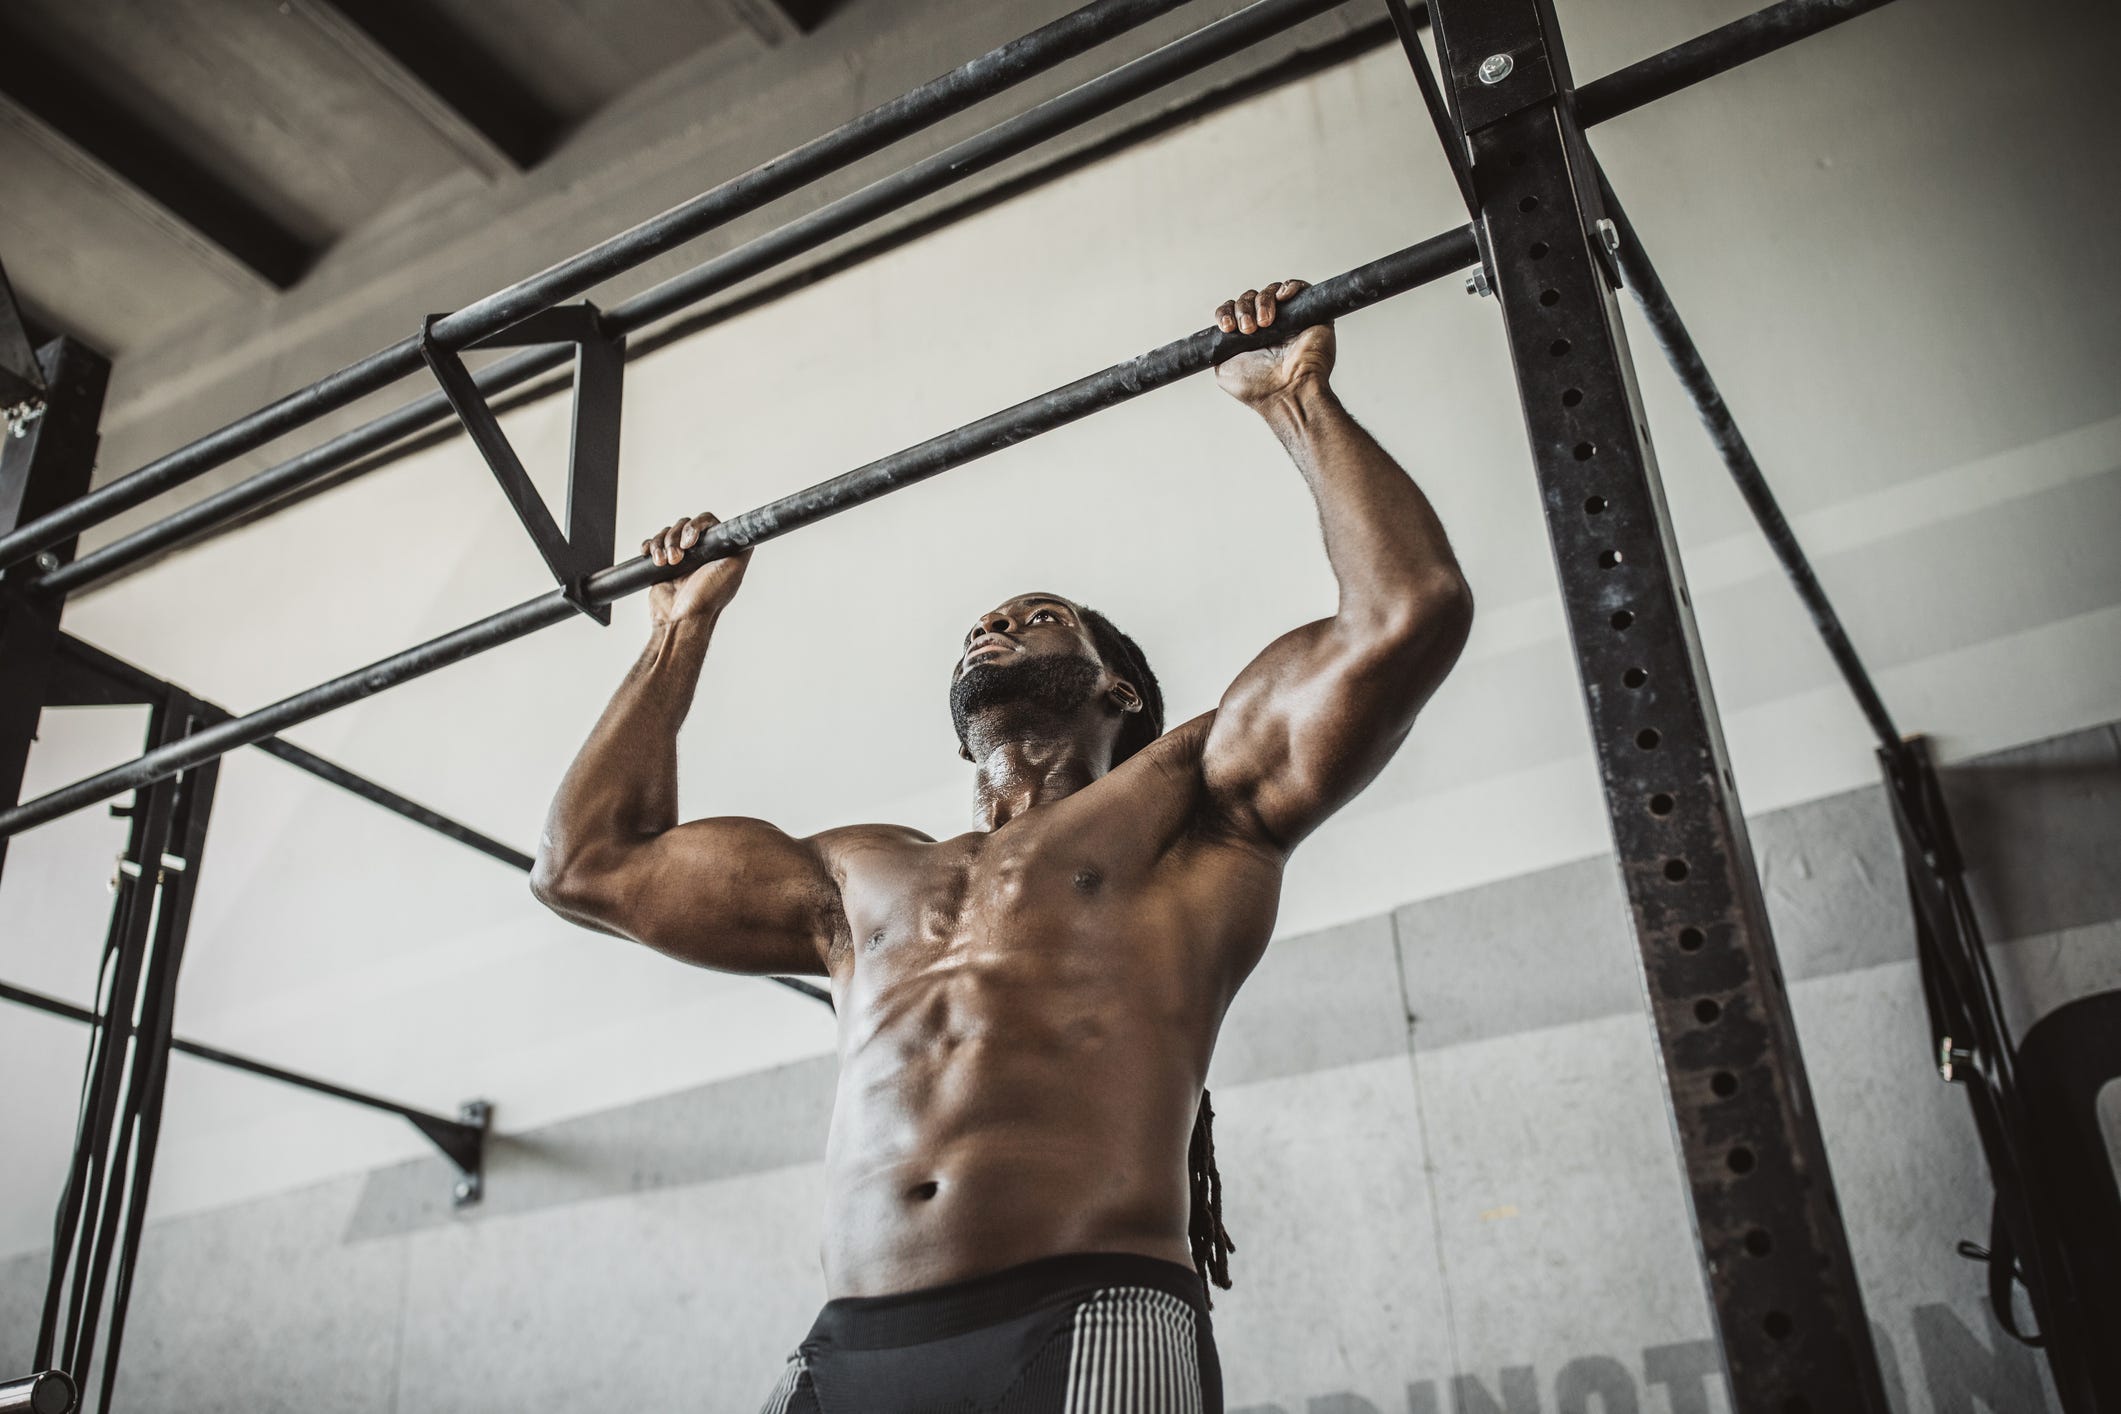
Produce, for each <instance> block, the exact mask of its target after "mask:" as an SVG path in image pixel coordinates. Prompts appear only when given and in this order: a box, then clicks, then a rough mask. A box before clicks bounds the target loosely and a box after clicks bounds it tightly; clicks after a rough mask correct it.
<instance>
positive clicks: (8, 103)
mask: <svg viewBox="0 0 2121 1414" xmlns="http://www.w3.org/2000/svg"><path fill="white" fill-rule="evenodd" d="M7 38H8V49H7V53H6V57H5V58H4V59H0V122H5V123H7V124H8V125H9V126H10V127H13V128H15V129H17V130H19V131H20V132H22V133H23V134H24V135H26V136H27V137H28V138H29V139H30V140H31V141H33V142H35V143H37V144H38V145H39V146H40V147H42V148H44V149H45V150H46V151H47V152H49V153H50V154H51V155H52V156H53V157H54V158H56V159H57V160H58V161H60V162H62V163H64V164H65V165H66V166H67V167H69V168H71V169H73V171H75V172H76V173H78V174H79V175H80V176H81V178H82V179H83V180H84V181H86V182H88V183H90V184H91V185H93V186H95V187H97V188H98V189H100V190H101V191H103V192H104V193H105V194H106V195H108V196H110V197H113V198H115V199H116V200H117V201H118V202H120V203H121V204H123V205H124V206H126V207H128V208H129V209H131V210H132V211H133V212H135V213H136V214H138V215H139V216H140V217H141V218H143V219H144V220H145V221H147V222H148V224H150V225H152V226H154V227H155V228H157V229H158V230H160V231H162V232H163V233H164V234H166V235H168V236H170V237H172V238H173V239H175V240H176V241H177V242H178V243H179V244H181V245H183V246H184V247H186V248H187V249H189V250H190V251H191V252H192V253H193V254H194V255H196V256H198V257H199V258H200V259H201V260H202V261H203V262H204V263H205V264H206V265H208V266H209V267H210V268H212V269H214V270H216V271H218V272H220V273H221V274H222V275H223V276H225V277H227V278H228V279H229V280H230V282H231V283H233V284H235V285H236V286H237V287H239V288H244V287H248V288H257V289H264V290H284V289H287V288H289V287H290V286H292V285H293V284H294V283H295V281H297V280H299V279H300V278H301V277H302V272H303V271H304V270H306V269H308V268H309V263H310V260H311V259H312V257H313V256H314V254H315V252H314V251H312V250H311V249H310V248H309V246H308V244H307V243H305V242H304V241H303V240H302V239H301V238H300V237H298V236H297V235H295V233H294V232H292V231H290V230H288V229H287V228H286V227H285V226H283V225H281V224H280V223H279V222H278V221H277V220H275V219H274V218H273V217H271V216H270V215H268V214H266V213H265V212H264V211H261V210H259V209H258V208H257V207H256V206H255V205H253V204H252V203H251V202H250V200H249V199H248V198H246V197H245V196H243V195H242V194H241V193H240V192H238V191H236V190H235V189H234V188H232V187H231V186H229V185H228V183H226V182H225V181H223V180H222V179H221V178H220V177H219V176H218V175H217V174H216V173H214V172H213V171H212V170H210V169H209V168H207V167H206V166H204V165H203V164H201V163H200V162H198V161H197V160H195V159H194V158H192V157H191V156H190V155H189V154H187V153H185V152H183V151H181V150H179V149H178V148H177V147H176V146H175V145H174V144H173V143H171V142H170V141H169V140H168V139H167V138H165V137H164V136H163V135H162V134H161V133H159V132H157V131H156V130H155V128H154V127H153V126H151V125H150V124H148V123H146V122H144V121H142V120H141V119H139V118H136V117H134V116H133V115H132V114H130V113H128V112H126V111H125V110H124V109H122V108H120V107H119V106H118V105H117V104H115V103H112V102H110V101H108V100H107V99H105V98H104V97H102V96H101V95H100V94H99V93H98V92H97V90H96V89H95V88H94V87H93V86H92V85H90V84H88V83H87V82H86V81H85V78H84V76H83V74H82V73H81V72H80V70H79V68H78V67H77V66H76V65H74V64H71V63H68V62H66V61H65V60H64V59H62V58H61V57H60V56H59V55H58V54H57V53H55V52H53V51H51V50H48V49H45V48H44V47H43V46H42V45H40V44H38V43H37V42H36V41H35V40H34V39H33V38H32V37H31V36H30V35H28V34H27V33H25V32H24V28H23V27H22V26H10V27H9V30H8V35H7ZM11 198H12V199H13V200H17V201H35V200H36V199H37V198H36V193H34V192H15V193H12V194H11Z"/></svg>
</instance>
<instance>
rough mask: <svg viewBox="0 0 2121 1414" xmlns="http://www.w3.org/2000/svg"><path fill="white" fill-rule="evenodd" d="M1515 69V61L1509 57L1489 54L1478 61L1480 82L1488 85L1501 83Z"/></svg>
mask: <svg viewBox="0 0 2121 1414" xmlns="http://www.w3.org/2000/svg"><path fill="white" fill-rule="evenodd" d="M1516 67H1517V61H1516V60H1515V59H1512V58H1511V57H1510V56H1509V55H1507V54H1490V55H1489V56H1488V57H1487V58H1485V59H1483V60H1481V61H1480V81H1481V82H1482V83H1484V84H1490V85H1493V84H1498V83H1501V82H1502V81H1503V80H1504V79H1506V78H1508V77H1509V76H1510V71H1511V70H1513V69H1515V68H1516Z"/></svg>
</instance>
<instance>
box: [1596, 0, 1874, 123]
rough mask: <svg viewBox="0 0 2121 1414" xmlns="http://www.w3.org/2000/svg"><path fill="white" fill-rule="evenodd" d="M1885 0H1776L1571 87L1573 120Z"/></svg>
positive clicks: (1757, 53)
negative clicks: (1625, 65)
mask: <svg viewBox="0 0 2121 1414" xmlns="http://www.w3.org/2000/svg"><path fill="white" fill-rule="evenodd" d="M1889 3H1891V0H1782V3H1781V4H1778V5H1770V6H1768V7H1767V8H1766V9H1764V10H1756V11H1754V12H1753V13H1752V14H1750V15H1747V16H1745V17H1744V18H1743V19H1736V20H1733V21H1731V22H1730V23H1729V24H1727V25H1723V26H1721V27H1720V28H1717V29H1712V30H1710V31H1709V32H1708V33H1707V34H1703V35H1698V36H1696V37H1695V38H1693V39H1689V40H1687V41H1686V42H1685V43H1683V44H1675V45H1673V46H1672V47H1671V48H1670V49H1667V50H1665V51H1664V52H1663V53H1661V54H1652V55H1651V56H1650V57H1649V58H1647V59H1644V60H1641V61H1640V62H1638V63H1634V64H1630V65H1628V66H1627V67H1626V68H1624V69H1616V70H1614V71H1613V72H1612V73H1610V74H1607V75H1606V76H1605V77H1604V78H1601V79H1596V80H1593V81H1592V82H1590V83H1587V84H1585V85H1583V86H1582V87H1581V88H1579V89H1577V90H1576V120H1577V122H1579V123H1581V124H1582V125H1583V126H1584V127H1587V128H1588V127H1590V126H1592V125H1593V124H1596V123H1603V122H1605V121H1606V120H1608V119H1610V118H1617V117H1619V116H1620V115H1621V114H1623V113H1632V112H1634V111H1635V110H1636V109H1637V108H1641V107H1644V106H1646V105H1648V104H1651V103H1655V102H1656V101H1657V100H1658V99H1660V98H1668V97H1670V96H1671V95H1672V94H1675V93H1677V92H1679V90H1681V89H1683V88H1691V87H1693V86H1694V85H1695V84H1697V83H1700V82H1701V81H1702V80H1703V79H1711V78H1714V77H1716V75H1718V74H1721V73H1727V72H1729V71H1730V70H1732V69H1735V68H1737V67H1738V66H1739V65H1741V64H1749V63H1751V62H1752V61H1753V60H1755V59H1758V58H1760V57H1761V56H1762V55H1764V54H1772V53H1774V52H1775V51H1776V50H1777V49H1781V48H1783V47H1784V46H1785V45H1790V44H1795V43H1796V42H1797V41H1798V40H1800V39H1805V38H1809V37H1810V36H1812V35H1815V34H1817V33H1819V32H1820V31H1821V30H1825V29H1832V28H1833V27H1834V26H1835V25H1838V24H1840V23H1842V22H1843V21H1845V20H1853V19H1855V18H1856V16H1858V15H1863V14H1868V13H1869V12H1871V11H1872V10H1876V9H1878V8H1880V7H1881V6H1884V5H1886V4H1889Z"/></svg>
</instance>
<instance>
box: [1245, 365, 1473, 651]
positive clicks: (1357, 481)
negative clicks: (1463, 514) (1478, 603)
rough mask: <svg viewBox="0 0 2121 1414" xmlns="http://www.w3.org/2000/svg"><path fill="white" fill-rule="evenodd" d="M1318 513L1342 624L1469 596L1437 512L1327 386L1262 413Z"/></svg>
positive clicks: (1312, 382) (1314, 385)
mask: <svg viewBox="0 0 2121 1414" xmlns="http://www.w3.org/2000/svg"><path fill="white" fill-rule="evenodd" d="M1259 412H1260V415H1261V416H1263V417H1264V418H1266V420H1267V425H1268V426H1269V427H1271V428H1273V429H1274V433H1275V435H1276V436H1277V437H1279V438H1280V439H1281V442H1282V445H1283V446H1284V447H1286V448H1287V449H1288V452H1289V456H1290V459H1291V460H1293V461H1294V462H1295V463H1296V466H1297V469H1298V470H1299V471H1300V472H1302V473H1303V477H1304V480H1305V482H1306V483H1307V484H1308V485H1309V486H1310V488H1311V495H1312V498H1313V499H1314V500H1315V501H1316V502H1317V505H1318V519H1319V524H1320V526H1321V528H1322V529H1323V531H1324V533H1325V542H1326V557H1327V559H1328V560H1329V561H1330V562H1331V564H1332V566H1333V574H1334V577H1335V578H1336V579H1337V580H1338V581H1339V583H1340V609H1341V613H1342V615H1343V616H1348V615H1363V616H1369V615H1382V616H1385V617H1397V616H1399V615H1400V614H1403V613H1404V612H1405V611H1406V610H1407V609H1408V608H1409V607H1410V606H1414V605H1418V604H1419V603H1420V602H1421V600H1422V599H1423V598H1424V597H1425V596H1427V595H1430V594H1432V593H1435V592H1437V591H1438V590H1446V591H1449V592H1453V593H1455V592H1457V591H1458V590H1460V589H1461V588H1462V586H1463V580H1462V578H1461V577H1460V575H1459V570H1458V560H1457V557H1456V556H1455V555H1454V554H1453V553H1452V551H1451V542H1450V539H1449V537H1448V536H1447V535H1445V533H1444V528H1443V522H1442V521H1441V520H1439V519H1438V518H1437V515H1436V510H1435V507H1433V506H1432V505H1430V504H1429V498H1428V497H1427V496H1425V495H1423V494H1422V491H1421V488H1420V487H1419V486H1417V485H1416V484H1415V482H1414V479H1413V478H1412V477H1411V476H1409V475H1408V474H1407V473H1406V470H1405V469H1404V468H1403V467H1401V466H1400V465H1399V463H1398V462H1396V461H1394V460H1393V459H1392V457H1391V455H1390V454H1389V453H1387V452H1386V451H1385V449H1384V448H1383V447H1380V446H1379V445H1378V444H1377V440H1376V439H1375V438H1374V437H1372V436H1371V435H1370V434H1369V433H1368V432H1365V431H1364V430H1363V429H1362V427H1361V425H1360V424H1358V423H1357V422H1356V421H1355V419H1354V418H1353V417H1352V416H1350V415H1349V413H1348V411H1347V409H1346V408H1344V407H1343V406H1341V403H1340V400H1339V399H1338V398H1337V397H1335V396H1334V394H1333V391H1332V389H1331V388H1330V387H1329V386H1327V384H1326V383H1325V382H1324V381H1323V380H1322V379H1306V380H1304V381H1302V382H1300V383H1299V384H1297V385H1296V387H1295V388H1293V389H1291V390H1289V391H1288V392H1286V393H1283V394H1280V395H1277V396H1276V397H1274V398H1272V399H1271V400H1269V401H1267V402H1265V403H1263V404H1262V405H1260V407H1259Z"/></svg>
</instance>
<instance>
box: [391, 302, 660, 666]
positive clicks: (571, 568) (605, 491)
mask: <svg viewBox="0 0 2121 1414" xmlns="http://www.w3.org/2000/svg"><path fill="white" fill-rule="evenodd" d="M442 318H443V316H442V315H439V314H430V315H428V316H427V318H426V320H425V321H424V322H423V323H422V324H421V326H420V356H421V357H422V358H424V359H426V361H427V366H428V367H429V368H430V369H432V370H433V372H434V375H435V381H436V382H437V383H439V384H440V385H441V387H442V395H443V396H444V397H446V398H448V399H449V405H450V406H451V407H452V408H454V409H455V410H456V414H457V420H458V421H460V422H462V423H463V424H464V431H465V432H466V433H467V434H468V435H469V436H470V438H471V441H472V445H473V446H475V447H477V448H478V449H479V455H480V456H482V457H484V458H485V459H486V465H487V466H488V467H490V468H491V469H492V471H493V475H494V479H495V480H496V481H498V482H500V484H501V491H502V494H504V495H506V496H507V497H508V503H509V504H510V505H512V506H514V507H515V512H516V516H517V518H519V519H520V520H521V521H522V522H523V528H524V529H525V530H526V531H528V532H529V533H530V539H531V541H532V543H533V544H535V545H536V546H537V547H538V553H539V554H540V555H542V556H543V557H544V559H545V565H546V567H547V568H548V569H550V570H551V571H552V577H553V578H554V579H556V580H558V581H559V584H560V588H561V590H562V591H563V592H564V593H565V594H566V596H567V599H568V602H570V603H572V604H573V605H574V606H575V607H576V608H577V609H579V610H581V611H582V612H583V613H585V614H587V615H589V616H590V617H591V618H593V619H595V620H596V621H597V622H598V623H601V624H609V623H610V622H611V608H610V606H609V605H603V604H591V603H590V602H589V600H588V597H587V595H586V594H585V593H584V585H585V584H586V582H587V580H588V578H589V576H590V575H592V574H594V573H596V572H597V571H598V570H600V569H603V568H604V567H605V566H606V565H609V564H610V563H611V562H612V559H613V558H614V551H615V549H616V545H617V540H616V537H617V527H618V493H619V403H620V398H621V395H622V393H623V389H624V383H625V376H626V340H625V338H624V336H617V335H611V334H608V333H606V332H605V330H604V324H603V315H602V314H601V313H600V312H599V311H598V310H597V307H596V306H595V305H593V304H590V303H588V302H587V301H584V302H583V303H581V304H570V305H562V306H560V307H558V308H556V309H548V310H545V311H543V312H541V313H538V314H533V315H531V316H530V317H529V318H527V319H524V320H521V321H519V322H518V323H515V324H513V325H510V326H509V327H508V328H506V329H504V330H502V331H501V332H500V333H499V334H496V335H494V336H493V337H491V338H489V339H483V340H481V341H480V344H481V346H482V347H492V348H504V347H516V346H522V345H529V344H573V345H574V346H575V358H574V426H573V435H572V438H571V440H570V443H569V446H568V451H567V528H566V529H565V530H564V531H562V530H561V528H560V526H559V524H558V522H556V521H555V520H554V519H553V517H552V512H551V511H549V510H547V509H546V507H545V501H544V498H543V497H541V496H539V495H538V490H537V487H535V486H533V485H532V484H531V481H530V474H529V473H528V472H526V471H525V470H524V469H523V461H522V458H520V457H518V456H517V455H516V451H515V448H514V447H513V446H512V445H510V443H509V441H508V437H507V435H506V434H505V433H503V432H502V431H501V424H500V422H499V421H498V420H497V419H496V418H495V417H494V414H493V408H492V407H491V406H490V405H488V403H487V401H486V398H485V395H484V394H482V393H481V392H480V391H479V385H478V383H477V381H476V380H475V379H474V378H473V377H472V375H471V372H470V370H469V369H467V368H465V366H464V361H463V360H462V359H460V358H458V357H457V355H456V353H455V351H454V350H451V349H448V348H445V347H443V346H442V344H441V343H439V342H438V341H437V340H436V339H435V337H434V326H435V324H436V322H437V321H438V320H440V319H442Z"/></svg>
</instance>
